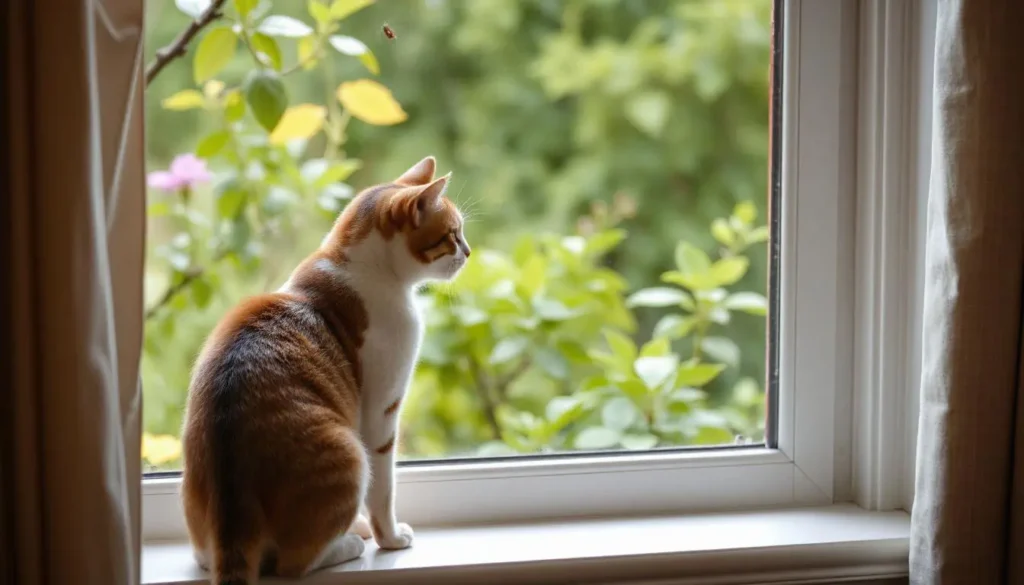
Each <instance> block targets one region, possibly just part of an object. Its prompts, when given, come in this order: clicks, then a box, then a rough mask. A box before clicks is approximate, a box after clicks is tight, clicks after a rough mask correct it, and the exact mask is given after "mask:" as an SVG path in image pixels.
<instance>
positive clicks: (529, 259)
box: [143, 0, 771, 467]
mask: <svg viewBox="0 0 1024 585" xmlns="http://www.w3.org/2000/svg"><path fill="white" fill-rule="evenodd" d="M148 1H149V8H150V9H151V10H158V9H161V7H167V10H166V11H164V12H160V13H159V14H156V15H153V18H151V19H150V22H151V23H152V29H151V30H150V31H149V33H148V38H147V46H149V47H154V48H155V47H160V46H165V45H166V44H167V43H168V42H170V41H171V40H172V39H173V38H174V37H175V36H177V34H178V32H180V29H181V28H182V27H184V26H186V25H187V24H188V22H189V21H190V20H191V19H193V18H195V17H197V16H198V15H199V14H201V13H202V12H203V11H204V10H205V9H206V8H207V7H208V6H209V0H176V1H175V2H174V3H173V4H172V3H162V2H161V0H148ZM388 5H389V3H374V2H372V1H371V0H333V1H327V0H308V1H307V2H305V3H302V2H283V1H280V0H276V1H271V0H233V1H232V2H229V3H226V5H225V8H226V14H225V17H224V18H223V19H221V20H218V21H216V22H215V23H214V24H213V25H212V26H211V27H209V28H207V29H205V30H204V31H203V32H202V33H201V34H200V35H199V38H198V39H196V42H195V43H194V44H193V46H192V47H191V48H190V51H189V52H188V53H187V55H188V56H187V57H186V58H184V59H179V60H178V61H176V62H174V63H172V64H171V65H169V66H168V67H167V68H165V69H164V71H163V72H162V73H161V75H160V76H159V77H158V79H157V80H156V82H154V83H153V84H152V85H150V87H149V88H148V90H147V100H148V101H149V104H148V113H147V116H148V125H149V131H148V132H147V138H148V141H149V144H148V154H149V158H150V161H151V164H152V166H153V167H154V168H162V167H166V166H167V164H168V162H169V161H170V160H171V159H172V158H173V157H174V156H175V155H178V154H179V153H181V152H194V153H195V154H196V155H197V156H198V157H200V159H202V161H204V162H205V164H206V165H208V167H209V169H210V170H211V172H212V176H211V177H210V179H209V181H208V182H203V181H193V182H191V183H189V184H188V185H187V186H185V187H182V188H176V189H168V190H161V189H156V188H154V189H151V191H150V194H149V216H150V226H149V234H150V241H151V246H150V257H149V259H148V263H147V281H146V290H147V302H148V305H149V307H150V308H149V310H148V311H147V323H146V340H145V341H146V351H145V354H144V357H143V381H144V389H145V398H146V402H145V428H146V431H147V436H148V437H149V439H148V440H149V443H147V444H149V445H152V450H151V452H150V453H151V457H150V458H149V461H150V463H153V464H155V465H162V466H165V467H168V466H169V467H174V466H175V465H176V462H175V457H176V456H177V455H176V453H177V451H176V450H175V448H174V444H173V436H176V435H177V434H178V432H179V430H180V426H181V412H182V406H183V404H184V397H185V391H186V388H187V385H188V377H189V371H190V368H191V364H192V361H193V360H194V358H195V355H196V353H197V352H198V349H199V347H200V345H201V343H202V340H203V339H204V338H205V336H206V335H207V334H208V333H209V331H210V329H212V327H213V325H214V324H215V323H216V321H217V320H218V319H219V318H220V316H222V315H223V313H224V312H225V311H226V310H227V309H228V308H229V307H231V306H232V305H233V304H235V303H236V302H237V301H238V300H240V299H241V298H242V297H244V296H246V295H250V294H255V293H258V292H262V291H265V290H271V289H273V288H276V287H277V286H278V285H279V284H280V283H281V282H283V281H284V280H285V279H286V278H287V275H288V273H289V272H290V271H291V270H292V268H294V266H295V264H296V263H297V262H298V260H300V259H301V258H302V257H303V256H304V255H306V254H307V253H308V252H309V251H310V250H312V249H313V248H315V246H316V245H317V243H318V242H319V240H320V237H321V236H322V235H323V233H324V231H325V230H326V229H327V228H328V227H329V225H330V222H331V221H332V220H333V218H334V217H336V215H337V213H338V212H339V211H341V209H343V208H344V206H345V205H346V204H347V203H348V201H349V200H350V199H351V197H352V195H353V193H354V191H355V188H354V187H353V186H352V185H360V186H363V185H367V184H372V183H375V182H381V181H387V180H391V179H392V178H393V177H394V176H395V175H396V174H397V173H398V172H400V171H401V170H403V169H404V168H405V167H407V166H408V164H409V163H410V161H414V160H418V159H419V158H421V157H422V156H423V155H425V154H428V153H429V154H434V155H436V156H437V157H438V160H439V161H441V163H442V164H443V165H445V166H447V167H449V168H453V169H454V171H455V172H454V176H455V177H456V180H457V183H456V185H455V189H454V190H453V192H454V196H455V197H456V198H457V199H458V200H459V203H460V204H461V205H462V207H463V208H464V211H466V213H467V216H468V217H469V218H470V219H471V220H472V222H471V223H470V225H469V227H468V228H467V229H468V234H467V235H468V239H469V240H470V242H471V243H473V245H474V254H473V257H472V258H471V262H470V264H469V266H467V268H466V269H465V271H464V273H463V275H461V276H460V277H459V279H458V280H457V281H456V282H454V283H452V284H451V285H447V286H437V287H432V288H430V289H428V290H426V291H425V292H424V293H423V295H422V298H421V300H422V303H423V308H424V311H425V315H426V319H427V325H428V328H427V335H426V338H425V340H424V344H423V349H422V355H421V363H420V366H419V368H418V369H417V372H416V375H415V379H414V384H413V388H412V389H411V395H410V397H409V400H408V401H407V402H406V405H405V407H404V408H403V420H402V426H403V429H402V435H401V436H402V441H401V444H400V448H401V452H402V454H403V455H404V456H406V457H435V456H451V455H457V454H474V455H501V454H511V453H536V452H550V451H562V450H568V449H578V450H600V449H607V448H625V449H648V448H654V447H664V446H674V445H708V444H721V443H731V442H733V441H734V440H736V437H737V436H738V435H742V436H743V437H744V438H745V439H744V440H746V439H749V440H754V441H757V440H760V437H761V436H762V435H763V423H764V420H763V419H764V404H763V401H764V393H763V391H762V390H761V387H760V382H759V381H760V380H763V378H764V358H763V356H764V319H763V317H764V315H765V312H766V302H765V298H764V283H765V282H766V266H767V264H766V255H765V254H764V247H763V246H761V245H760V244H763V243H764V242H766V241H767V238H768V230H767V227H766V226H763V225H757V223H756V221H757V216H758V212H759V208H760V209H763V207H764V205H763V201H764V197H763V194H764V193H765V192H766V190H767V186H766V181H765V179H766V177H767V135H768V134H767V132H768V124H767V122H768V86H767V83H768V75H767V64H768V47H769V40H770V36H769V27H768V21H769V14H770V6H771V3H770V1H768V0H734V1H730V2H716V1H682V0H678V1H677V0H650V1H649V2H638V3H632V2H617V3H616V2H607V1H605V0H570V1H567V2H564V3H550V2H546V1H544V0H480V1H479V2H477V1H476V0H474V1H473V2H433V1H423V2H410V3H408V4H403V9H402V10H400V11H395V10H390V9H388V8H387V6H388ZM179 11H180V12H179ZM383 22H388V24H389V25H390V26H392V27H393V28H394V30H395V31H396V32H397V35H398V38H397V39H395V40H393V41H389V40H387V39H386V38H385V37H384V35H383V34H382V33H381V32H380V29H381V24H382V23H383ZM371 77H372V78H374V79H371ZM355 156H358V158H355ZM463 188H465V189H466V194H467V196H466V197H463V193H462V189H463ZM754 202H756V204H755V203H754ZM720 216H725V217H720ZM715 218H718V219H715ZM708 226H710V230H709V229H708ZM666 269H669V270H668V271H666ZM659 281H660V282H659ZM161 435H168V436H170V437H161Z"/></svg>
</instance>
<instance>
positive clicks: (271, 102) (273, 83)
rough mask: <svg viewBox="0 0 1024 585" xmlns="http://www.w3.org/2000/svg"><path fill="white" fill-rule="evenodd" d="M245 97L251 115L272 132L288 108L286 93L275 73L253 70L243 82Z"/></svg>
mask: <svg viewBox="0 0 1024 585" xmlns="http://www.w3.org/2000/svg"><path fill="white" fill-rule="evenodd" d="M245 99H246V101H247V102H249V108H250V109H252V113H253V116H255V118H256V121H257V122H259V124H260V126H262V127H263V129H264V130H266V131H267V132H273V130H274V128H275V127H276V126H277V123H278V122H279V121H280V120H281V116H283V115H284V111H285V110H286V109H287V108H288V94H287V93H286V92H285V89H284V84H283V83H281V80H280V78H279V77H278V76H277V74H276V73H273V72H270V71H253V72H252V73H250V74H249V77H248V79H246V82H245Z"/></svg>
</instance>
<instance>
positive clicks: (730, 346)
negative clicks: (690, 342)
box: [700, 337, 740, 368]
mask: <svg viewBox="0 0 1024 585" xmlns="http://www.w3.org/2000/svg"><path fill="white" fill-rule="evenodd" d="M700 349H701V351H703V352H704V353H706V354H707V355H708V357H710V358H711V359H713V360H715V361H716V362H722V363H724V364H728V365H730V366H732V367H734V368H735V367H737V366H739V363H740V348H739V346H738V345H736V343H735V342H734V341H733V340H731V339H729V338H728V337H705V338H704V339H702V340H701V342H700Z"/></svg>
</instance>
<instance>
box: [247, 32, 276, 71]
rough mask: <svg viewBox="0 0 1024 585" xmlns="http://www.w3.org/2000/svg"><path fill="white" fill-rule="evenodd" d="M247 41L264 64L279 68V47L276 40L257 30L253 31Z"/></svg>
mask: <svg viewBox="0 0 1024 585" xmlns="http://www.w3.org/2000/svg"><path fill="white" fill-rule="evenodd" d="M249 42H250V43H251V44H252V50H253V51H254V52H255V53H256V55H257V57H258V58H259V59H260V61H262V62H263V64H264V65H267V66H269V67H273V68H274V69H276V70H277V71H280V70H281V65H282V59H281V47H280V46H278V44H277V41H275V40H274V39H272V38H271V37H268V36H267V35H265V34H263V33H259V32H258V33H253V35H252V37H250V38H249Z"/></svg>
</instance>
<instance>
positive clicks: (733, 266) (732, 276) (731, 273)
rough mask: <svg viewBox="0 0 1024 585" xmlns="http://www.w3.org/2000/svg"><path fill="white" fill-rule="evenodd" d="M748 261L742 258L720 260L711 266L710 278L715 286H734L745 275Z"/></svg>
mask: <svg viewBox="0 0 1024 585" xmlns="http://www.w3.org/2000/svg"><path fill="white" fill-rule="evenodd" d="M749 266H750V261H749V260H747V259H746V258H745V257H743V256H732V257H730V258H722V259H721V260H719V261H718V262H715V263H714V264H713V265H712V266H711V278H712V279H713V280H714V281H715V285H716V286H728V285H730V284H735V283H736V282H738V281H739V279H741V278H743V275H744V274H746V273H747V268H748V267H749Z"/></svg>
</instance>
